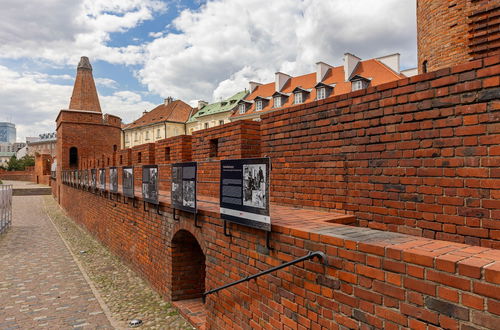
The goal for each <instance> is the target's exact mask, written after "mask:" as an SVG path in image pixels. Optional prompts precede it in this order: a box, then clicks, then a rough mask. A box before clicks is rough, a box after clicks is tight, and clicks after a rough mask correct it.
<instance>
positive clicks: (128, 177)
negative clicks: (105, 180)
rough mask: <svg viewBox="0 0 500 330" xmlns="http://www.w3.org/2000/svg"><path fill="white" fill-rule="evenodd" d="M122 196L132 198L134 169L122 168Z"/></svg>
mask: <svg viewBox="0 0 500 330" xmlns="http://www.w3.org/2000/svg"><path fill="white" fill-rule="evenodd" d="M122 186H123V196H126V197H130V198H134V168H133V167H131V166H130V167H123V168H122Z"/></svg>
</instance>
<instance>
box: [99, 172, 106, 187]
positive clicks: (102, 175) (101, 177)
mask: <svg viewBox="0 0 500 330" xmlns="http://www.w3.org/2000/svg"><path fill="white" fill-rule="evenodd" d="M99 190H101V191H104V190H106V169H104V168H100V169H99Z"/></svg>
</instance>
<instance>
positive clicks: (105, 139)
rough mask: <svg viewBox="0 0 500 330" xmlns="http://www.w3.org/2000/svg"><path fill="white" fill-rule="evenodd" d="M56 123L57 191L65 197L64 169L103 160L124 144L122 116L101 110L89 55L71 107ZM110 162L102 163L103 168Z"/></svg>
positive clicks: (80, 69) (82, 65) (80, 71)
mask: <svg viewBox="0 0 500 330" xmlns="http://www.w3.org/2000/svg"><path fill="white" fill-rule="evenodd" d="M56 123H57V142H56V157H57V182H58V191H57V194H58V195H59V198H62V197H64V193H63V192H62V191H60V190H61V187H62V185H61V177H60V175H61V170H67V169H79V168H81V167H82V159H93V158H101V159H102V156H103V155H112V154H113V153H114V152H115V151H116V150H117V148H118V147H119V146H120V135H121V119H120V118H119V117H117V116H113V115H109V114H106V115H103V114H102V113H101V106H100V104H99V97H98V95H97V90H96V87H95V83H94V78H93V77H92V66H91V65H90V62H89V59H88V58H87V57H82V58H81V60H80V63H79V64H78V68H77V71H76V78H75V85H74V87H73V94H72V96H71V101H70V104H69V109H67V110H61V111H60V112H59V115H58V116H57V119H56ZM109 165H111V164H102V163H101V164H99V166H100V167H105V166H109ZM93 166H96V165H93Z"/></svg>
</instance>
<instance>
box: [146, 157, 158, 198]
mask: <svg viewBox="0 0 500 330" xmlns="http://www.w3.org/2000/svg"><path fill="white" fill-rule="evenodd" d="M142 198H144V201H146V202H148V203H151V204H158V202H159V200H158V166H157V165H144V166H143V167H142Z"/></svg>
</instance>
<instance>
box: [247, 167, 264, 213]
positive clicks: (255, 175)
mask: <svg viewBox="0 0 500 330" xmlns="http://www.w3.org/2000/svg"><path fill="white" fill-rule="evenodd" d="M266 181H267V180H266V165H263V164H255V165H254V164H249V165H243V205H246V206H253V207H258V208H261V209H265V208H266V198H267V196H266Z"/></svg>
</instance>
